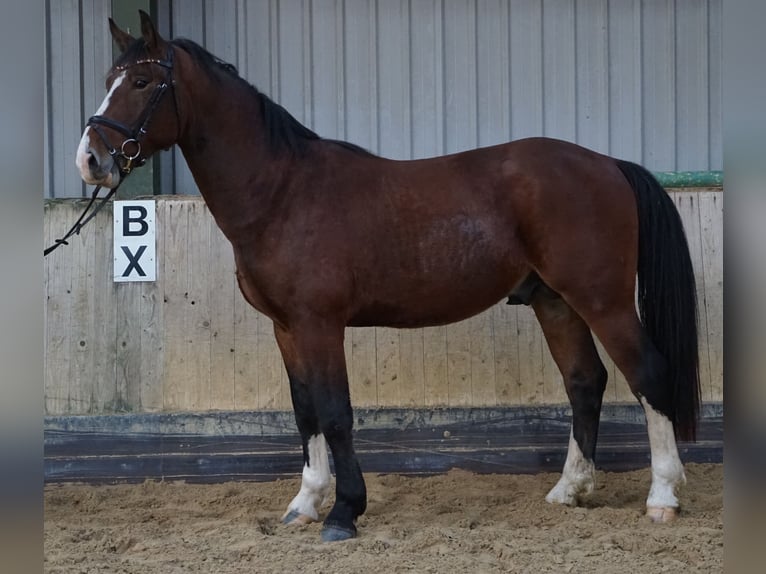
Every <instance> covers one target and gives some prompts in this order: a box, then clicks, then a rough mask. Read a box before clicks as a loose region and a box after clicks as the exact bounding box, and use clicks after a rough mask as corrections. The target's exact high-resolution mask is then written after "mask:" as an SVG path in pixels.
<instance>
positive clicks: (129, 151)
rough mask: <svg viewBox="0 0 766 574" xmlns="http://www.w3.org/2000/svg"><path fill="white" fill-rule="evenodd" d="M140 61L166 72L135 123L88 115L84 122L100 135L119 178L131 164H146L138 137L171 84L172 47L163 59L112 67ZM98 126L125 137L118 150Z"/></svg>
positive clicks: (150, 59) (129, 170)
mask: <svg viewBox="0 0 766 574" xmlns="http://www.w3.org/2000/svg"><path fill="white" fill-rule="evenodd" d="M139 64H157V65H158V66H162V67H163V68H165V69H166V70H167V75H166V77H165V81H163V82H160V83H159V84H157V86H155V88H154V91H153V92H152V95H151V96H150V97H149V101H148V102H147V103H146V107H145V108H144V111H143V112H142V113H141V115H140V116H139V117H138V119H137V120H136V122H135V124H134V126H133V127H129V126H127V125H125V124H123V123H121V122H118V121H116V120H112V119H110V118H107V117H104V116H91V117H90V119H88V123H87V125H88V126H89V127H90V128H92V129H93V131H94V132H96V133H97V134H98V137H100V138H101V141H102V142H103V143H104V145H105V146H106V149H107V151H108V152H109V155H110V156H112V159H114V161H115V163H116V164H117V167H118V168H119V170H120V175H121V176H122V177H125V176H126V175H128V174H129V173H130V172H131V171H132V170H133V168H134V167H140V166H142V165H144V163H146V158H145V157H142V156H141V140H142V139H143V137H144V136H145V135H146V129H147V127H148V125H149V121H150V120H151V118H152V114H153V113H154V110H155V109H156V108H157V106H158V105H159V103H160V100H161V99H162V96H163V95H164V94H165V92H166V91H167V90H168V88H171V87H173V85H174V83H175V82H174V80H173V48H172V47H171V46H168V55H167V58H166V59H165V60H158V59H154V58H146V59H143V60H137V61H135V62H132V63H130V64H126V65H124V66H115V70H118V71H124V70H127V69H128V68H130V67H132V66H138V65H139ZM100 126H105V127H107V128H110V129H113V130H115V131H118V132H120V133H121V134H123V135H124V136H125V137H126V139H125V140H123V142H122V143H121V144H120V148H119V150H118V149H116V148H114V147H112V145H111V144H110V143H109V140H108V138H107V137H106V134H105V133H104V130H102V129H101V127H100Z"/></svg>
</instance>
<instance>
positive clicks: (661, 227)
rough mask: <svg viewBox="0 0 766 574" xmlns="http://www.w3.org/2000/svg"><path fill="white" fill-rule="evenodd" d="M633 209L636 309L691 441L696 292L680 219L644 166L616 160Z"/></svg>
mask: <svg viewBox="0 0 766 574" xmlns="http://www.w3.org/2000/svg"><path fill="white" fill-rule="evenodd" d="M617 166H618V167H619V168H620V170H621V171H622V173H623V174H624V175H625V178H626V179H627V180H628V182H629V183H630V186H631V187H632V188H633V192H634V193H635V195H636V203H637V205H638V310H639V314H640V315H641V322H642V323H643V325H644V328H645V329H646V331H647V333H648V334H649V337H650V338H651V340H652V342H653V343H654V345H655V347H656V348H657V350H658V351H659V352H660V353H661V354H662V356H663V357H664V358H665V361H666V362H667V366H668V370H667V374H668V382H669V383H670V384H671V385H672V387H673V403H672V409H673V412H671V413H667V414H669V416H670V418H671V420H672V421H673V427H674V429H675V432H676V436H677V437H678V438H679V439H680V440H695V437H696V430H697V418H698V416H699V403H700V388H699V358H698V349H697V288H696V286H695V281H694V269H693V268H692V262H691V257H690V256H689V245H688V244H687V242H686V235H685V234H684V229H683V225H682V224H681V218H680V217H679V215H678V211H677V210H676V207H675V205H674V204H673V201H672V200H671V199H670V196H669V195H668V194H667V193H666V192H665V190H664V189H663V188H662V186H661V185H660V184H659V182H658V181H657V180H656V179H655V178H654V176H653V175H652V174H651V173H650V172H649V171H648V170H646V169H645V168H643V167H641V166H640V165H636V164H634V163H631V162H627V161H621V160H617Z"/></svg>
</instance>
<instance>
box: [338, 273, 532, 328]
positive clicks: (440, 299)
mask: <svg viewBox="0 0 766 574" xmlns="http://www.w3.org/2000/svg"><path fill="white" fill-rule="evenodd" d="M523 275H524V270H523V269H521V268H518V269H511V268H506V269H504V270H500V269H497V268H494V272H493V269H492V268H489V269H488V268H484V269H481V270H478V269H477V270H476V272H475V273H473V274H471V275H470V276H461V277H454V276H452V277H451V278H450V276H449V275H446V276H444V277H443V278H441V279H440V280H438V281H419V282H409V284H408V285H407V283H408V282H406V281H402V282H400V285H401V287H400V288H397V287H396V285H394V284H391V283H386V282H384V283H381V284H380V285H379V288H378V289H377V290H376V291H377V292H372V293H370V296H369V298H368V300H367V301H365V302H364V303H363V304H362V305H360V306H359V307H358V310H357V311H356V312H355V313H354V315H353V316H352V317H351V320H350V321H349V323H348V324H349V325H350V326H353V327H369V326H378V327H399V328H417V327H431V326H436V325H446V324H448V323H455V322H457V321H462V320H463V319H467V318H469V317H472V316H474V315H476V314H478V313H481V312H482V311H484V310H486V309H488V308H489V307H491V306H492V305H494V304H496V303H497V302H498V301H500V300H502V299H503V298H504V297H506V296H508V295H509V293H510V292H511V290H512V288H513V286H514V285H515V283H516V282H518V281H519V280H520V279H521V278H522V277H523ZM405 285H406V286H405Z"/></svg>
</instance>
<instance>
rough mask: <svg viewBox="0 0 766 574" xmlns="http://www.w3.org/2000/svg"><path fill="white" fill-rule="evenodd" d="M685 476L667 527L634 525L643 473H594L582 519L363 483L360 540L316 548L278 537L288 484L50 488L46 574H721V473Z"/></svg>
mask: <svg viewBox="0 0 766 574" xmlns="http://www.w3.org/2000/svg"><path fill="white" fill-rule="evenodd" d="M686 474H687V478H688V483H687V485H686V487H684V489H683V490H682V492H681V495H680V500H681V504H682V509H683V512H682V515H681V518H680V519H679V520H678V521H677V522H676V523H675V524H672V525H656V524H651V523H650V522H649V521H648V519H646V518H645V517H644V516H643V515H642V511H643V506H644V502H645V498H646V494H647V492H648V488H649V480H650V474H649V470H648V469H646V470H641V471H635V472H628V473H604V472H599V473H598V486H597V488H596V490H595V492H594V493H593V494H592V495H591V496H590V497H589V498H588V499H587V500H586V501H585V502H584V504H583V506H582V507H579V508H567V507H562V506H557V505H556V506H554V505H550V504H547V503H546V502H545V501H544V496H545V494H546V492H547V491H548V489H550V488H551V487H552V486H553V484H555V482H556V480H557V479H558V475H556V474H538V475H509V474H499V475H482V474H472V473H470V472H465V471H459V470H453V471H451V472H449V473H447V474H444V475H439V476H432V477H404V476H397V475H373V474H367V475H365V479H366V481H367V489H368V500H369V502H368V509H367V513H366V514H365V515H364V516H362V517H361V518H360V519H359V523H358V526H359V537H358V538H356V539H354V540H351V541H348V542H342V543H334V544H324V543H322V542H321V541H320V538H319V531H320V528H321V525H320V524H311V525H309V526H303V527H294V526H293V527H290V526H284V525H282V524H281V523H280V521H279V520H280V517H281V515H282V513H283V511H284V509H285V508H286V506H287V504H288V502H289V501H290V500H291V499H292V497H293V496H294V495H295V494H296V493H297V491H298V486H299V484H300V481H299V478H298V477H297V476H296V478H295V479H289V480H279V481H275V482H269V483H256V482H238V483H234V482H229V483H223V484H215V485H200V484H184V483H177V482H172V483H170V482H146V483H143V484H139V485H113V486H89V485H49V486H47V487H46V489H45V572H46V573H50V574H54V573H61V574H86V573H87V574H91V573H93V574H95V573H99V574H103V573H109V574H121V573H130V574H148V573H150V572H151V573H155V572H156V573H162V574H173V573H195V572H211V573H220V574H232V573H240V572H242V573H245V572H248V573H252V572H279V573H286V572H327V573H328V574H329V573H333V574H343V573H354V574H356V573H363V574H377V573H381V574H382V573H386V574H388V573H394V572H438V573H440V574H442V573H445V574H446V573H452V572H471V573H475V572H529V573H542V572H556V573H579V572H589V573H595V574H606V573H618V572H628V573H630V574H638V573H647V572H679V573H681V572H683V573H684V574H689V573H693V572H704V573H710V572H722V571H723V466H722V465H707V464H706V465H693V464H692V465H687V467H686ZM328 508H329V507H328ZM328 508H325V509H324V510H325V512H326V511H327V510H328Z"/></svg>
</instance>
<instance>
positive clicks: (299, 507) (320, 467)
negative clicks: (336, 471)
mask: <svg viewBox="0 0 766 574" xmlns="http://www.w3.org/2000/svg"><path fill="white" fill-rule="evenodd" d="M308 453H309V464H307V465H304V466H303V475H302V477H301V489H300V491H299V492H298V495H297V496H296V497H295V498H293V501H292V502H291V503H290V504H289V505H288V507H287V513H290V512H297V513H298V514H301V515H303V516H307V517H309V518H311V519H312V520H315V521H316V520H319V507H320V506H322V504H323V503H324V501H325V499H326V498H327V495H328V493H329V491H330V478H331V476H330V461H329V459H328V457H327V442H326V441H325V438H324V435H322V434H317V435H314V436H312V437H311V438H310V439H309V441H308Z"/></svg>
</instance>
